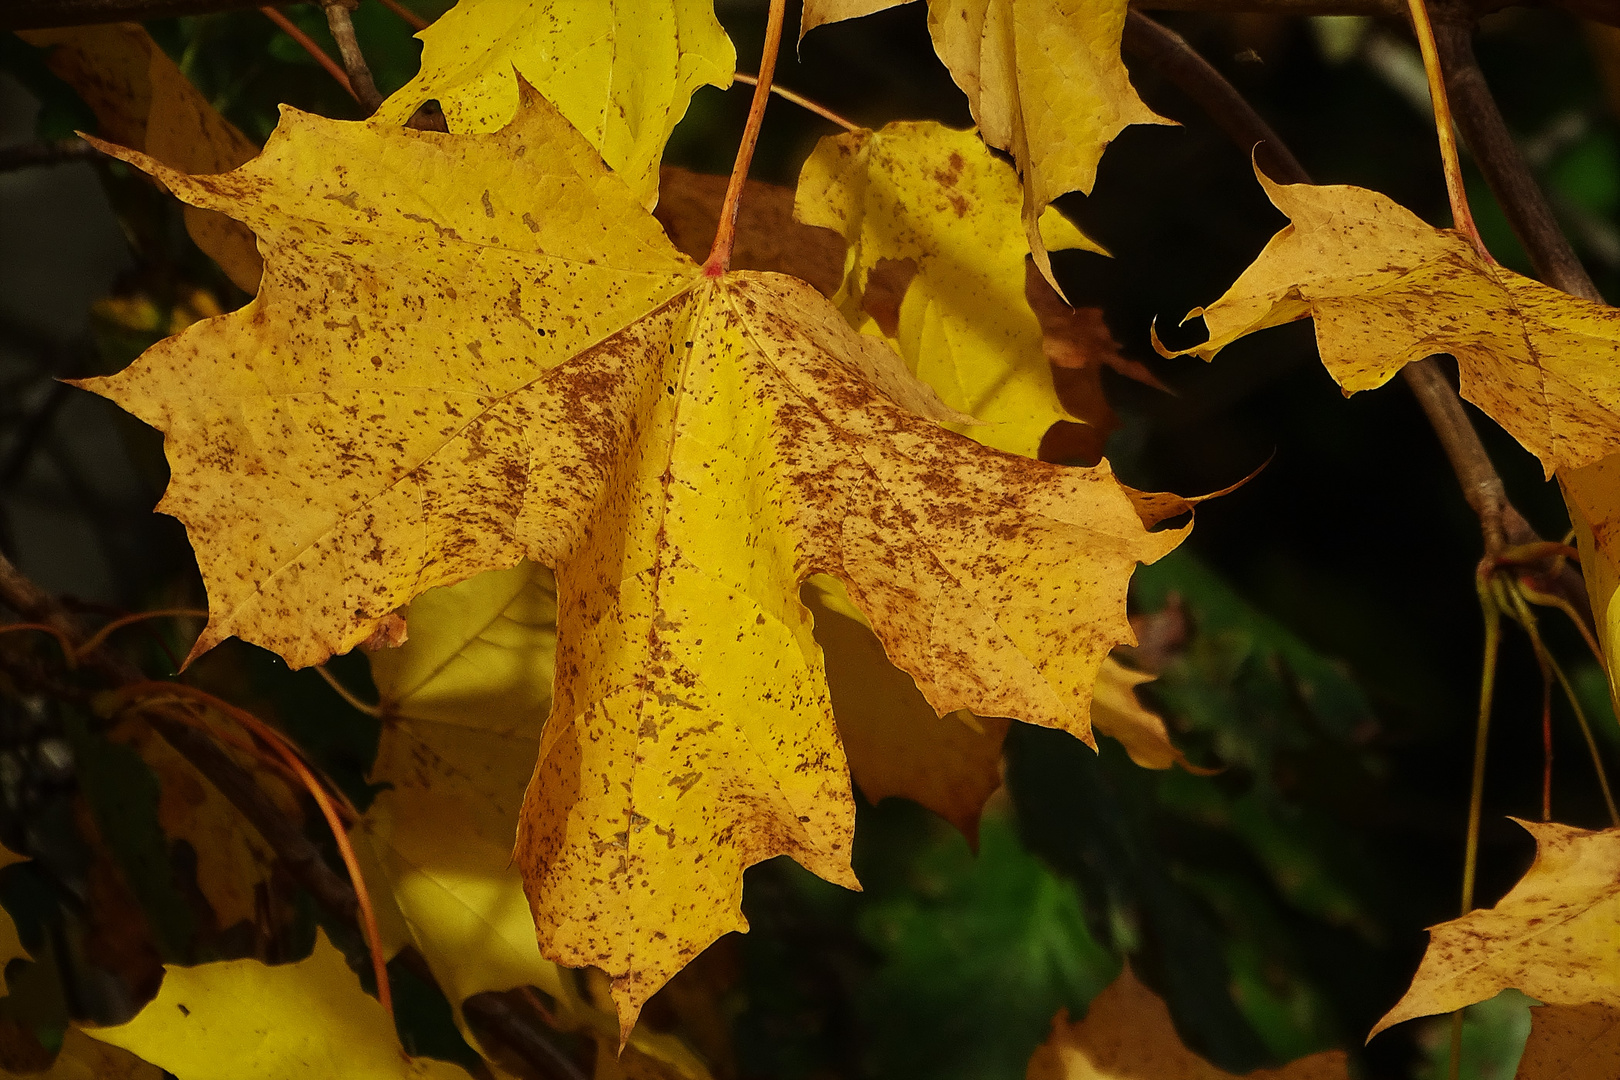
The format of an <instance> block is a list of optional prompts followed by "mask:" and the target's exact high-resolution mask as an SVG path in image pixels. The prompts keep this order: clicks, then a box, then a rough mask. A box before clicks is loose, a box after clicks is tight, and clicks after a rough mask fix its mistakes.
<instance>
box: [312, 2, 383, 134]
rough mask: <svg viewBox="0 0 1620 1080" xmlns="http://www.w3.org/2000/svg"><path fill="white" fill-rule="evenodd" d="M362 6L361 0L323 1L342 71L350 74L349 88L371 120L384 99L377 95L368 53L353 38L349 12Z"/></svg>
mask: <svg viewBox="0 0 1620 1080" xmlns="http://www.w3.org/2000/svg"><path fill="white" fill-rule="evenodd" d="M359 4H360V0H321V7H322V8H323V9H325V11H326V25H327V27H328V28H329V29H330V30H331V31H332V39H333V40H334V41H336V42H337V47H338V54H339V55H340V56H342V57H343V69H344V70H345V71H347V72H348V73H349V85H350V86H351V87H352V88H353V89H354V96H355V98H356V99H357V100H358V101H359V102H360V107H361V108H363V109H365V110H366V115H367V116H370V115H371V114H372V113H374V112H376V111H377V106H379V105H381V104H382V95H381V94H379V93H378V92H377V82H376V80H375V79H373V78H372V77H371V68H370V67H369V66H368V65H367V64H366V56H365V53H363V52H361V51H360V39H359V38H357V37H355V36H354V21H353V20H352V19H350V18H349V12H350V11H352V10H354V8H356V7H358V6H359Z"/></svg>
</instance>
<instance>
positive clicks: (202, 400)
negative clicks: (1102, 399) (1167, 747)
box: [85, 91, 1185, 1033]
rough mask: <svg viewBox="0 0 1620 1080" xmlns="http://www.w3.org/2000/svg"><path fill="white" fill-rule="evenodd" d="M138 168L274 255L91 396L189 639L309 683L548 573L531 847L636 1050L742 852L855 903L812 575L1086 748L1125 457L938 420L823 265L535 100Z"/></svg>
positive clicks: (1122, 526) (1120, 534)
mask: <svg viewBox="0 0 1620 1080" xmlns="http://www.w3.org/2000/svg"><path fill="white" fill-rule="evenodd" d="M117 153H118V154H120V155H121V156H123V157H125V158H127V159H128V160H131V161H133V162H137V163H138V164H140V166H141V167H142V168H145V169H148V170H149V171H152V172H154V173H155V174H156V175H158V176H159V177H160V178H161V179H162V180H163V181H164V183H166V184H167V185H169V187H170V188H171V189H172V190H174V191H175V192H176V193H177V194H180V195H181V196H182V197H183V198H185V199H187V200H188V201H192V202H195V203H199V204H202V205H205V206H208V207H210V208H216V209H229V210H230V211H231V212H232V213H234V214H238V215H240V216H242V217H243V218H245V219H247V220H248V222H249V223H250V224H251V225H252V226H253V227H254V229H255V232H256V233H257V234H258V235H259V236H260V237H261V238H262V239H263V241H264V244H265V248H266V250H267V251H269V252H270V253H271V258H270V259H269V260H268V262H267V267H266V279H265V285H264V287H263V288H262V289H261V290H260V294H259V296H258V297H257V298H256V299H255V301H254V302H253V303H252V304H250V305H249V306H248V307H247V308H245V309H243V310H242V311H241V312H237V313H234V314H232V315H228V316H225V317H223V318H220V319H214V320H210V321H208V322H204V323H200V324H198V325H196V326H194V327H191V328H190V329H188V330H186V331H185V332H184V333H182V334H181V335H179V336H178V337H175V338H171V339H168V340H167V341H165V342H162V343H160V344H159V345H157V346H155V347H154V348H153V349H151V350H149V351H148V352H147V353H146V354H145V355H144V356H143V357H142V358H141V359H139V360H137V361H136V362H135V363H134V364H133V365H131V366H130V367H129V368H128V369H127V370H126V371H124V372H123V373H121V374H119V375H116V376H112V377H110V378H108V379H100V380H91V381H89V382H87V383H86V384H85V385H88V386H90V387H92V388H94V389H96V390H97V391H98V392H101V393H103V394H106V395H107V396H109V397H112V398H114V399H115V400H116V401H118V402H119V403H120V404H122V405H123V406H124V407H125V408H127V409H129V410H130V411H132V412H134V413H135V414H136V415H138V416H140V417H141V418H143V419H145V420H146V421H147V422H149V423H151V424H152V425H153V426H155V427H158V428H160V429H161V430H163V431H164V432H165V433H166V436H167V437H166V444H165V445H166V447H167V450H168V453H169V455H170V464H171V470H172V479H171V482H170V485H169V489H168V491H167V493H166V494H165V496H164V500H163V502H162V504H161V508H162V509H163V510H164V511H165V512H167V513H170V514H173V515H175V516H176V517H178V518H180V519H181V520H182V521H183V522H184V523H185V525H186V527H187V529H188V532H189V534H190V537H191V540H192V544H193V547H194V548H195V550H196V553H197V558H198V564H199V566H200V567H201V568H202V572H203V575H204V578H205V581H206V583H207V586H208V590H209V597H210V605H211V615H210V619H209V623H208V626H207V628H206V629H205V630H204V632H203V634H202V636H201V638H200V639H199V642H198V645H197V649H198V651H200V650H204V649H207V648H209V647H211V646H212V645H213V644H215V643H217V642H218V641H219V640H221V639H222V638H224V637H226V636H228V635H232V634H234V635H236V636H239V637H242V638H244V639H247V640H250V641H253V642H255V643H258V644H261V645H264V646H266V647H268V648H271V649H274V650H275V651H277V652H279V653H280V654H281V655H282V656H283V657H284V658H285V659H286V660H287V661H288V662H289V663H291V664H293V665H295V666H303V665H306V664H309V663H315V662H319V661H320V660H322V659H324V658H325V657H326V656H327V655H329V654H330V653H332V652H335V651H340V650H343V649H346V648H349V647H351V646H353V645H354V644H357V643H359V642H362V641H365V640H366V639H367V638H368V637H369V636H370V635H371V633H372V631H373V629H374V628H375V627H376V626H377V625H379V624H380V623H382V622H383V621H384V620H385V619H387V618H389V617H390V616H391V614H392V612H394V611H395V610H396V609H397V608H399V607H400V606H402V605H403V604H405V603H407V602H408V601H409V600H410V599H411V598H412V597H414V596H415V595H417V594H419V593H420V592H422V591H424V590H425V589H427V588H430V587H432V586H434V585H439V584H448V583H453V582H455V581H458V580H461V579H464V578H467V577H469V576H471V575H473V574H475V573H477V572H479V571H481V570H485V569H494V568H500V567H504V566H510V565H513V564H515V563H516V562H517V561H518V559H519V558H522V557H528V558H531V559H533V560H535V561H536V562H540V563H543V564H546V565H553V566H555V567H556V570H557V580H558V593H559V624H560V625H559V638H558V654H557V673H558V675H557V683H556V687H555V704H554V706H553V710H552V714H551V718H550V721H549V722H548V724H547V727H546V730H545V733H544V736H543V739H542V743H541V750H540V762H539V765H538V767H537V771H536V774H535V778H534V780H533V781H532V782H531V783H530V786H529V794H528V797H527V801H526V804H525V808H524V812H523V820H522V823H521V824H520V826H519V830H518V845H517V861H518V864H519V866H520V867H521V868H522V869H523V872H524V879H525V883H526V888H527V891H528V894H529V897H530V901H531V903H532V904H533V905H534V913H535V920H536V925H537V928H538V932H539V934H540V940H541V951H542V953H543V955H546V956H547V957H548V958H550V959H552V960H554V961H556V962H558V963H562V964H565V965H567V966H583V965H587V964H594V965H597V966H599V967H601V968H602V969H603V970H604V971H607V972H608V973H609V974H610V975H611V976H612V977H613V979H614V986H615V996H616V999H617V1001H618V1003H619V1006H620V1021H621V1024H622V1025H623V1027H624V1030H625V1032H626V1033H628V1030H629V1028H630V1026H631V1024H633V1022H634V1017H635V1014H636V1011H637V1009H638V1008H639V1006H640V1004H641V1003H642V1002H643V1001H645V999H646V998H647V997H648V996H649V995H650V994H651V993H652V992H653V991H654V990H656V989H657V987H658V986H660V985H662V983H663V982H664V981H665V980H666V979H668V977H669V976H670V975H671V974H672V973H673V972H675V971H676V970H679V968H680V967H681V966H682V965H683V964H684V963H685V962H686V961H687V960H688V959H690V958H691V957H692V956H693V955H695V954H696V953H697V952H698V951H700V950H701V949H702V948H704V947H705V946H707V945H708V944H709V943H710V942H712V941H713V940H715V939H716V938H717V937H719V936H720V935H721V934H723V933H725V932H727V931H730V930H740V929H743V928H744V926H745V924H744V922H743V920H742V917H741V914H740V912H739V911H738V908H737V905H738V900H739V896H740V889H741V884H742V871H743V869H744V868H745V867H747V866H749V865H751V864H753V863H755V862H758V861H760V860H762V859H766V858H770V857H772V856H775V855H778V854H784V853H787V854H792V855H793V856H794V857H795V858H797V859H798V860H799V861H801V862H802V863H803V864H804V865H805V866H806V867H807V868H809V869H811V870H812V871H814V872H816V873H818V874H820V875H821V876H823V877H825V878H827V879H828V880H832V881H836V882H840V883H843V884H846V885H850V886H853V885H854V884H855V880H854V877H853V876H852V874H851V872H850V869H849V846H850V835H851V828H852V825H853V813H852V809H853V808H852V803H851V800H850V797H849V789H848V777H847V774H846V770H845V765H844V756H843V752H842V749H841V748H840V746H839V743H838V740H837V737H836V731H835V728H834V726H833V720H832V716H831V713H830V708H829V705H828V702H827V697H826V691H825V688H824V687H825V682H824V678H823V674H822V661H821V654H820V649H819V648H818V647H817V646H816V645H815V642H814V640H813V638H812V636H811V626H810V624H811V620H810V616H809V613H808V611H806V610H805V608H804V607H803V605H802V604H800V602H799V599H798V594H799V585H800V583H801V582H802V581H803V580H804V579H805V578H806V577H808V576H809V575H810V574H813V573H818V572H821V573H829V574H831V575H833V576H836V577H838V578H839V579H840V580H841V581H842V582H843V583H844V584H845V586H846V587H847V588H848V589H849V591H850V595H851V597H852V598H853V599H854V601H855V603H856V605H857V607H859V608H860V609H861V610H862V611H863V612H864V613H866V614H867V616H868V617H869V618H870V620H871V622H872V624H873V626H874V628H875V629H876V631H877V634H878V636H879V638H880V639H881V640H882V641H883V643H884V647H885V650H886V651H887V652H888V654H889V655H890V657H891V658H893V659H894V660H895V662H896V663H898V664H899V666H900V667H902V668H903V669H905V670H906V671H908V672H909V673H910V674H911V675H912V676H913V677H914V678H915V679H917V681H918V684H919V686H920V687H921V688H922V691H923V694H924V696H925V697H926V698H927V699H928V700H929V702H930V704H931V705H932V706H933V707H934V709H935V710H936V711H937V712H941V713H943V712H950V711H952V710H955V709H959V708H969V709H972V710H973V711H975V712H977V713H980V714H981V715H1001V716H1011V717H1016V718H1020V719H1024V720H1027V721H1030V722H1033V723H1038V724H1044V725H1048V726H1053V727H1060V728H1063V729H1065V730H1068V731H1070V732H1072V733H1074V734H1075V735H1076V736H1078V737H1080V738H1083V739H1088V740H1089V738H1090V725H1089V719H1088V715H1089V708H1088V698H1089V692H1090V689H1091V686H1092V684H1093V683H1094V682H1095V681H1096V672H1097V669H1098V667H1099V666H1100V665H1101V663H1102V661H1103V658H1104V657H1105V656H1106V655H1107V652H1108V650H1109V649H1110V648H1112V646H1113V645H1115V644H1116V643H1120V642H1123V641H1127V640H1128V639H1129V636H1130V630H1129V624H1128V623H1127V622H1126V619H1125V609H1124V600H1125V589H1126V583H1127V581H1128V578H1129V575H1130V572H1131V570H1132V568H1133V567H1134V566H1135V564H1136V563H1137V562H1139V561H1144V560H1151V559H1154V558H1157V557H1158V556H1160V555H1162V554H1163V553H1164V552H1165V551H1167V550H1169V549H1170V548H1171V547H1173V546H1174V545H1175V544H1176V543H1177V542H1179V540H1180V538H1181V536H1182V534H1183V531H1184V530H1183V531H1173V530H1172V531H1163V532H1158V533H1149V532H1148V531H1147V529H1146V527H1145V526H1144V525H1143V519H1142V518H1141V517H1140V516H1139V514H1138V510H1137V502H1138V501H1140V500H1138V499H1137V498H1136V496H1135V495H1133V493H1131V492H1130V491H1129V490H1128V489H1126V488H1124V487H1123V486H1122V485H1120V484H1119V483H1118V482H1117V481H1116V480H1115V479H1114V478H1113V476H1112V474H1111V472H1110V471H1109V470H1108V468H1107V467H1106V465H1104V466H1102V467H1099V468H1096V469H1089V470H1088V469H1064V468H1061V467H1058V466H1052V465H1047V464H1044V463H1041V462H1036V461H1031V460H1027V459H1023V458H1018V457H1013V456H1009V455H1004V454H1000V453H997V452H995V451H991V450H987V449H985V448H982V447H979V446H978V445H976V444H974V443H972V442H970V441H968V440H966V439H962V438H960V437H959V436H956V435H954V434H952V433H951V432H949V431H946V430H944V429H943V428H942V427H940V426H939V422H941V421H956V420H959V419H960V416H959V414H956V413H954V412H952V411H951V410H948V409H946V408H945V407H944V406H942V405H941V404H940V403H939V402H938V400H937V399H936V398H935V397H934V395H933V394H932V392H931V391H929V390H928V389H927V388H926V387H925V386H923V385H922V384H921V383H919V382H917V381H916V380H915V379H914V378H913V377H912V376H911V374H910V373H909V372H907V371H906V370H905V367H904V365H903V364H902V363H901V362H900V361H899V359H898V358H897V357H895V356H894V354H893V353H892V352H890V351H889V350H888V349H887V347H885V346H884V345H882V344H881V343H880V342H877V341H874V340H873V339H871V338H869V337H864V336H862V335H859V334H856V333H855V332H853V331H852V330H851V329H850V328H849V327H848V326H847V325H846V324H845V323H844V321H843V319H842V318H841V317H840V316H839V315H838V314H837V312H836V310H835V309H833V308H832V307H831V306H829V305H828V304H827V302H826V300H824V299H823V298H822V297H821V296H819V295H818V294H816V293H815V291H814V290H813V289H811V288H810V287H809V286H808V285H805V284H803V283H801V282H797V281H794V280H793V279H790V278H785V277H781V276H778V275H770V274H759V273H753V272H739V273H733V274H729V275H724V276H722V277H719V278H709V277H706V276H704V275H703V274H702V272H701V271H700V269H699V268H698V267H697V266H696V265H695V264H694V263H693V262H692V261H691V260H689V259H686V258H685V257H684V256H681V255H680V254H679V253H678V252H677V251H675V250H674V248H673V247H671V246H670V245H669V243H668V241H667V240H666V239H665V238H664V237H663V235H662V233H661V231H660V230H659V229H658V226H657V223H656V222H655V221H654V220H653V219H652V218H651V217H650V216H649V215H647V214H646V213H644V212H643V211H642V210H641V209H640V208H639V203H638V201H637V199H636V197H635V195H634V193H633V192H631V191H630V190H629V189H628V188H626V187H625V186H624V185H623V184H622V183H620V182H619V181H618V180H617V178H616V177H614V176H613V175H612V174H611V173H608V172H607V171H605V169H604V168H603V166H602V164H601V160H600V158H599V157H598V155H597V154H596V152H595V151H594V149H592V148H591V147H590V146H589V144H588V143H586V142H585V141H584V140H583V139H582V138H581V137H580V136H579V135H578V133H576V132H575V131H573V129H572V128H570V127H568V126H567V124H566V121H564V120H563V119H562V118H561V117H560V116H559V115H558V114H557V113H556V112H555V111H554V110H553V109H551V107H550V106H549V105H548V104H547V103H546V102H545V101H544V100H543V99H541V98H540V97H539V96H538V95H536V94H533V92H532V91H526V98H525V107H524V108H523V109H521V110H520V112H519V114H518V116H517V117H516V118H515V119H514V120H513V123H512V124H511V125H510V126H508V127H507V128H505V129H503V130H502V131H501V132H499V133H496V134H493V135H484V136H456V135H446V134H440V133H436V132H421V131H414V130H410V129H405V128H392V127H386V126H383V125H376V124H362V123H345V122H340V121H330V120H323V119H320V118H318V117H314V116H310V115H308V114H304V113H300V112H297V111H295V110H291V109H289V110H286V111H285V112H284V114H283V120H282V124H281V127H280V128H279V129H278V131H277V132H276V134H275V135H274V136H273V137H272V138H271V140H270V143H269V145H268V146H267V147H266V150H265V153H264V154H262V155H260V157H259V158H257V159H255V160H254V161H253V162H252V163H250V164H249V165H248V166H246V167H245V168H243V169H241V170H239V171H238V172H236V173H232V174H229V175H227V176H223V177H186V176H182V175H179V174H177V173H174V172H173V171H172V170H168V169H164V168H163V167H161V166H160V165H158V164H157V163H155V162H153V161H151V160H150V159H147V158H145V157H143V156H141V155H138V154H133V153H130V152H128V151H122V150H119V151H117ZM537 213H538V214H539V215H540V217H538V218H537V217H536V214H537ZM402 265H409V266H410V268H411V272H410V273H402V272H401V266H402ZM469 315H472V316H474V317H473V318H469ZM244 476H250V477H253V478H254V480H255V482H254V483H251V484H247V483H243V482H242V478H243V477H244ZM1171 501H1174V500H1171ZM1144 505H1145V504H1144ZM1183 505H1185V504H1183Z"/></svg>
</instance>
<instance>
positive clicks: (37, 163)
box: [0, 139, 101, 173]
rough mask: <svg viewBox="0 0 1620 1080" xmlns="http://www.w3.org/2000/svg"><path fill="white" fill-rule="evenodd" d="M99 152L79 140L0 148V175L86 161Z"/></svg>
mask: <svg viewBox="0 0 1620 1080" xmlns="http://www.w3.org/2000/svg"><path fill="white" fill-rule="evenodd" d="M100 153H101V151H99V150H97V149H96V148H95V147H93V146H91V145H90V144H89V143H87V142H82V141H80V140H79V139H64V140H63V141H61V142H54V143H24V144H22V145H21V146H7V147H4V148H0V173H8V172H16V171H17V170H18V169H33V168H40V167H44V166H49V165H61V164H63V163H65V162H70V161H88V160H91V159H93V158H95V157H97V156H99V155H100Z"/></svg>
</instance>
